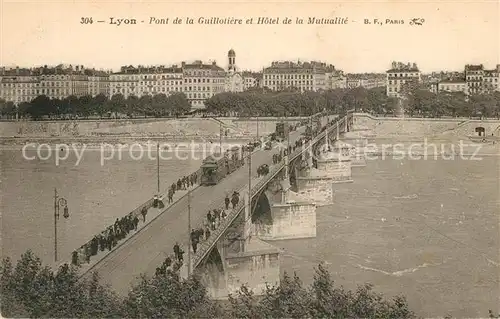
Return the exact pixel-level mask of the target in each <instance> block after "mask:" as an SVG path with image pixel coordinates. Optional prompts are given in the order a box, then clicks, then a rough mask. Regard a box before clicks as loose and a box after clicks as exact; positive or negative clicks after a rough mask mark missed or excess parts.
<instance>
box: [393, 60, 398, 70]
mask: <svg viewBox="0 0 500 319" xmlns="http://www.w3.org/2000/svg"><path fill="white" fill-rule="evenodd" d="M397 67H398V65H397V63H396V62H395V61H393V62H392V68H393V69H396V68H397Z"/></svg>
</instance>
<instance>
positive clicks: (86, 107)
mask: <svg viewBox="0 0 500 319" xmlns="http://www.w3.org/2000/svg"><path fill="white" fill-rule="evenodd" d="M92 103H93V98H92V96H90V95H84V96H82V97H80V98H79V101H78V104H79V106H80V107H79V109H78V110H77V114H79V115H81V116H83V117H85V118H88V117H89V115H92V114H94V111H95V109H94V107H93V105H92Z"/></svg>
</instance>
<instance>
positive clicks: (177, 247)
mask: <svg viewBox="0 0 500 319" xmlns="http://www.w3.org/2000/svg"><path fill="white" fill-rule="evenodd" d="M180 251H181V248H180V247H179V243H178V242H175V245H174V254H175V259H177V260H179V256H180Z"/></svg>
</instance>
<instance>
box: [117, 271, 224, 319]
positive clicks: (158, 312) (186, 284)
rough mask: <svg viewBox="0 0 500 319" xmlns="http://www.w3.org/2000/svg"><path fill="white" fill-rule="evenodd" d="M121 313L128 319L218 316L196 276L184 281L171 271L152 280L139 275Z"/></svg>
mask: <svg viewBox="0 0 500 319" xmlns="http://www.w3.org/2000/svg"><path fill="white" fill-rule="evenodd" d="M124 310H125V313H127V316H128V317H131V318H200V317H204V318H207V317H209V318H210V317H216V316H220V314H221V312H220V309H219V308H218V307H217V306H216V305H215V303H213V302H212V301H211V300H209V298H208V295H207V292H206V289H205V287H203V285H202V284H201V282H200V281H199V279H198V278H197V277H196V276H194V277H192V278H190V279H188V280H184V279H182V278H180V277H179V275H178V274H176V273H174V272H172V271H170V270H167V272H166V274H160V275H156V276H154V277H153V278H151V279H148V278H146V277H144V276H142V277H141V280H140V282H139V283H138V284H136V285H135V286H133V287H132V290H131V292H130V293H129V295H128V297H127V298H126V299H125V301H124Z"/></svg>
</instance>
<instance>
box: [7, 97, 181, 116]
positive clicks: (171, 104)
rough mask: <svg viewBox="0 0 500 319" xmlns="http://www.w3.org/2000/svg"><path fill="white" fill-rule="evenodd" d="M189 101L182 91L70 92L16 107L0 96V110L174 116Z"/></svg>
mask: <svg viewBox="0 0 500 319" xmlns="http://www.w3.org/2000/svg"><path fill="white" fill-rule="evenodd" d="M190 109H191V105H190V104H189V101H188V100H187V98H186V95H185V94H184V93H174V94H172V95H169V96H166V95H165V94H157V95H154V96H151V95H145V96H142V97H140V98H139V97H137V96H133V95H132V96H129V97H128V98H124V96H123V95H122V94H115V95H113V96H112V97H111V98H110V99H108V98H107V97H106V96H105V95H104V94H99V95H97V96H95V97H91V96H82V97H80V98H78V97H76V96H69V97H67V98H65V99H62V100H59V99H50V98H49V97H47V96H45V95H40V96H38V97H36V98H35V99H33V100H32V101H31V102H24V103H21V104H20V105H19V106H18V107H17V108H16V106H15V105H14V103H12V102H6V101H4V100H1V99H0V112H1V115H2V116H3V117H6V118H14V117H15V116H16V112H17V114H18V116H20V117H29V118H31V119H35V120H37V119H41V118H45V117H48V118H50V119H60V118H88V117H89V116H99V117H100V118H102V117H104V116H107V117H110V116H115V117H116V116H118V114H121V115H126V116H128V117H139V116H156V117H165V116H177V115H181V114H184V113H186V112H189V110H190Z"/></svg>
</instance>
